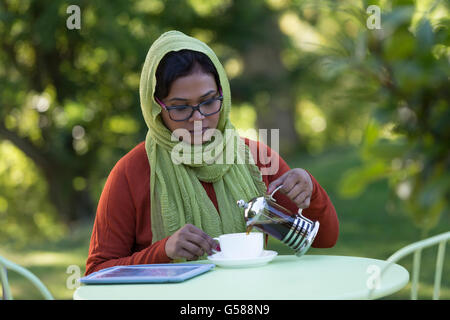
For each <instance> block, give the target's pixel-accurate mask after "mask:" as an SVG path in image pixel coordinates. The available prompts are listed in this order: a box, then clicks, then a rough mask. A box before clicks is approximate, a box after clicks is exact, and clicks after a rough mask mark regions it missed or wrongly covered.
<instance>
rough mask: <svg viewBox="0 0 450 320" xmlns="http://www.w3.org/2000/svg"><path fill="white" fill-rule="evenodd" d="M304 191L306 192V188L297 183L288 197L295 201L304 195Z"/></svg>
mask: <svg viewBox="0 0 450 320" xmlns="http://www.w3.org/2000/svg"><path fill="white" fill-rule="evenodd" d="M303 191H305V189H304V187H303V186H302V185H301V184H300V183H297V184H296V185H295V186H294V187H293V188H292V189H291V191H289V192H288V193H287V194H286V196H287V197H288V198H289V199H291V200H294V199H295V198H296V197H297V196H298V195H300V193H302V192H303Z"/></svg>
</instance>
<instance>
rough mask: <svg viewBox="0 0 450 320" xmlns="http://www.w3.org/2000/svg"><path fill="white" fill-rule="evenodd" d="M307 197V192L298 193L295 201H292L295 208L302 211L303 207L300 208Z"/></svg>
mask: <svg viewBox="0 0 450 320" xmlns="http://www.w3.org/2000/svg"><path fill="white" fill-rule="evenodd" d="M308 196H309V194H308V192H306V191H304V192H302V193H300V194H299V195H298V196H297V197H295V199H293V201H294V202H295V204H296V205H297V207H300V208H302V209H303V207H301V205H302V204H303V201H305V199H306V198H308Z"/></svg>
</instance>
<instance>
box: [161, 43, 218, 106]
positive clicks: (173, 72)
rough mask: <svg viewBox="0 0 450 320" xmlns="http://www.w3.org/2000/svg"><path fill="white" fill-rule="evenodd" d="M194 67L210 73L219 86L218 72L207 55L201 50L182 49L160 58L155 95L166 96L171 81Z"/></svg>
mask: <svg viewBox="0 0 450 320" xmlns="http://www.w3.org/2000/svg"><path fill="white" fill-rule="evenodd" d="M196 67H200V69H201V70H202V71H203V72H204V73H210V74H212V75H213V76H214V79H215V80H216V85H217V88H219V86H220V81H219V74H218V73H217V70H216V68H215V66H214V64H213V63H212V61H211V60H210V59H209V57H208V56H207V55H206V54H204V53H202V52H198V51H193V50H188V49H183V50H180V51H170V52H169V53H167V54H166V55H165V56H164V57H163V58H162V59H161V61H160V63H159V65H158V68H156V87H155V96H156V97H157V98H158V99H160V100H162V99H164V98H165V97H167V96H168V95H169V91H170V87H171V85H172V83H173V82H174V81H175V80H176V79H177V78H179V77H184V76H187V75H189V74H191V73H192V72H193V71H194V69H195V68H196Z"/></svg>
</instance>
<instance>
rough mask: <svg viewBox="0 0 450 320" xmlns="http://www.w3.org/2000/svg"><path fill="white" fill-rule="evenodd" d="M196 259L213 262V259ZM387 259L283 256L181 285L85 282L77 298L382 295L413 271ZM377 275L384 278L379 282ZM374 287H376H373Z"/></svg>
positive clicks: (219, 270)
mask: <svg viewBox="0 0 450 320" xmlns="http://www.w3.org/2000/svg"><path fill="white" fill-rule="evenodd" d="M193 263H210V261H208V260H202V261H194V262H193ZM386 265H387V262H386V261H383V260H377V259H369V258H361V257H350V256H328V255H304V256H302V257H300V258H298V257H296V256H294V255H282V256H277V257H275V259H274V260H272V261H271V262H269V263H268V264H266V265H264V266H259V267H254V268H222V267H219V266H215V267H214V269H212V270H211V271H208V272H207V273H204V274H202V275H199V276H197V277H194V278H192V279H189V280H187V281H185V282H179V283H151V284H114V285H113V284H108V285H98V284H96V285H81V286H80V287H79V288H78V289H77V290H76V291H75V292H74V295H73V298H74V299H96V300H110V299H120V300H126V299H133V300H139V299H146V300H303V299H314V300H318V299H333V300H334V299H377V298H381V297H384V296H388V295H390V294H392V293H394V292H396V291H398V290H400V289H402V288H403V287H404V286H405V285H406V284H407V283H408V281H409V273H408V271H407V270H406V269H405V268H403V267H402V266H400V265H398V264H393V265H391V266H390V267H389V268H387V269H386V272H383V274H382V276H381V277H379V275H380V271H381V270H382V269H383V267H384V266H386ZM377 279H378V280H379V281H377ZM370 289H372V290H370Z"/></svg>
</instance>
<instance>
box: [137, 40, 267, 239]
mask: <svg viewBox="0 0 450 320" xmlns="http://www.w3.org/2000/svg"><path fill="white" fill-rule="evenodd" d="M182 49H189V50H193V51H199V52H202V53H204V54H206V55H207V56H208V57H209V58H210V59H211V61H212V62H213V64H214V66H215V67H216V70H217V72H218V74H219V79H220V85H221V87H222V93H223V105H222V109H221V111H220V118H219V122H218V126H217V129H218V130H220V132H222V133H225V130H227V129H228V130H227V133H230V132H231V133H232V134H231V135H225V137H226V138H224V141H225V142H224V143H223V141H222V140H221V139H211V140H213V141H209V142H206V143H204V144H203V145H201V146H197V147H196V148H195V147H194V146H193V145H190V144H189V146H188V148H187V149H188V150H189V152H190V154H189V157H188V158H190V159H192V157H197V156H199V155H200V153H202V152H209V151H212V150H215V151H216V152H210V154H212V155H214V159H218V158H219V157H221V156H223V157H224V155H225V154H227V152H231V154H232V155H233V159H234V163H232V164H220V163H217V162H213V163H210V162H209V161H208V162H209V164H208V163H207V162H206V161H202V162H201V163H197V162H194V163H191V164H189V163H181V164H176V163H174V162H173V161H172V157H171V152H172V150H173V149H174V147H175V146H176V145H178V144H180V143H184V145H183V146H184V147H185V149H184V150H186V146H187V143H186V142H179V141H178V140H176V141H172V139H171V134H172V132H171V131H170V130H169V129H168V128H167V127H166V126H165V125H164V123H163V121H162V119H161V116H160V112H161V106H160V105H159V104H158V103H157V102H156V101H155V99H154V92H155V86H156V76H155V74H156V69H157V67H158V64H159V62H160V61H161V59H162V58H163V57H164V55H165V54H166V53H168V52H170V51H179V50H182ZM139 93H140V99H141V108H142V113H143V115H144V119H145V122H146V123H147V126H148V129H149V130H148V133H147V137H146V140H145V149H146V151H147V156H148V159H149V162H150V171H151V174H150V201H151V226H152V234H153V238H152V243H154V242H156V241H159V240H161V239H163V238H165V237H167V236H170V235H172V234H173V233H174V232H175V231H177V230H178V229H180V228H181V227H182V226H184V225H185V224H187V223H190V224H193V225H195V226H197V227H198V228H200V229H202V230H203V231H204V232H206V233H207V234H208V235H210V236H211V237H218V236H219V235H221V234H225V233H233V232H244V231H245V221H244V216H243V212H242V209H240V208H239V207H238V206H237V205H236V201H237V200H239V199H244V200H245V201H249V200H250V199H252V198H253V197H258V196H261V195H263V194H264V193H265V192H266V191H267V188H266V185H265V184H264V182H263V181H262V177H261V173H260V171H259V169H258V168H257V166H256V165H255V164H254V161H253V158H252V155H251V153H250V151H249V148H248V147H247V146H246V145H245V143H244V142H243V141H242V140H241V139H240V138H239V137H238V135H237V133H236V130H235V129H234V127H233V125H232V124H231V122H230V119H229V113H230V108H231V94H230V86H229V83H228V78H227V76H226V73H225V70H224V69H223V66H222V65H221V63H220V62H219V60H218V58H217V56H216V55H215V53H214V52H213V51H212V50H211V49H210V48H209V47H208V46H207V45H206V44H205V43H203V42H201V41H200V40H197V39H195V38H192V37H189V36H187V35H185V34H183V33H181V32H179V31H169V32H166V33H164V34H162V35H161V36H160V37H159V38H158V39H157V40H156V41H155V42H154V43H153V45H152V46H151V47H150V49H149V51H148V53H147V57H146V59H145V63H144V67H143V70H142V74H141V82H140V88H139ZM191 162H193V161H191ZM195 163H197V164H195ZM222 163H225V161H222ZM199 180H201V181H205V182H211V183H212V184H213V186H214V190H215V193H216V197H217V202H218V207H219V211H220V214H219V213H218V212H217V210H216V208H215V206H214V204H213V203H212V201H211V200H210V199H209V197H208V195H207V194H206V191H205V189H204V188H203V186H202V185H201V183H200V181H199Z"/></svg>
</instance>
